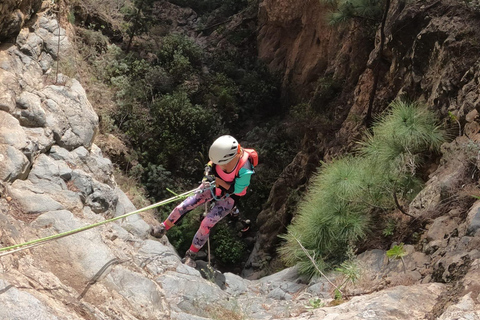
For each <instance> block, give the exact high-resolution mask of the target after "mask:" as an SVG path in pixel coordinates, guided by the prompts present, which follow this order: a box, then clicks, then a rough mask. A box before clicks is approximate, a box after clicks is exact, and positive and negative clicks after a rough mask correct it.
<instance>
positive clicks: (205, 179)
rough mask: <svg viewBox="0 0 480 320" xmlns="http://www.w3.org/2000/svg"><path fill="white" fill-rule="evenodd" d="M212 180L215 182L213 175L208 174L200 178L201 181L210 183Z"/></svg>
mask: <svg viewBox="0 0 480 320" xmlns="http://www.w3.org/2000/svg"><path fill="white" fill-rule="evenodd" d="M212 182H215V176H213V175H210V174H209V175H207V176H205V177H203V179H202V183H212Z"/></svg>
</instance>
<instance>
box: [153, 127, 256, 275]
mask: <svg viewBox="0 0 480 320" xmlns="http://www.w3.org/2000/svg"><path fill="white" fill-rule="evenodd" d="M208 156H209V158H210V162H209V163H208V164H207V166H206V168H205V176H204V178H203V179H202V183H201V185H200V186H199V187H198V189H197V192H195V194H194V195H192V196H190V197H188V198H187V199H185V200H184V201H183V202H182V203H180V204H179V205H178V206H177V207H176V208H175V209H173V211H172V212H171V213H170V215H169V216H168V217H167V219H165V221H163V222H162V223H161V224H160V225H159V226H153V227H152V228H151V230H150V234H151V235H152V236H154V237H156V238H161V237H163V236H164V235H165V234H166V233H167V231H168V230H169V229H170V228H171V227H173V226H174V225H175V223H176V222H177V221H178V220H179V219H180V218H181V217H182V216H184V215H185V214H187V213H188V212H190V211H192V210H193V209H195V208H196V207H198V206H200V205H201V204H204V203H207V202H213V205H212V206H211V209H210V210H209V211H208V213H207V214H206V216H205V218H204V219H203V220H202V222H201V224H200V227H199V228H198V231H197V233H196V234H195V236H194V238H193V241H192V245H191V246H190V248H189V249H188V250H187V252H186V253H185V260H184V263H185V264H186V265H189V266H191V267H195V266H196V263H195V257H196V255H197V253H198V251H199V250H200V249H201V248H202V247H203V246H204V245H205V243H206V242H207V240H208V237H209V234H210V231H211V229H212V228H213V227H214V226H215V225H216V224H217V223H218V222H219V221H220V220H222V219H223V218H224V217H226V216H227V215H228V214H229V213H230V212H231V211H232V209H233V208H234V207H235V205H236V202H237V201H238V199H239V198H240V197H242V196H244V195H245V194H246V192H247V188H248V186H249V185H250V180H251V176H252V174H254V173H255V171H254V167H255V166H256V165H257V164H258V154H257V152H256V151H255V150H254V149H247V148H243V147H241V146H240V144H239V143H238V141H237V140H236V139H235V138H234V137H232V136H230V135H224V136H221V137H219V138H217V139H216V140H215V141H214V142H213V144H212V145H211V146H210V149H209V152H208Z"/></svg>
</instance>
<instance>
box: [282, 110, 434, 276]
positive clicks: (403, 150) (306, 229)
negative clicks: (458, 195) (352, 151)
mask: <svg viewBox="0 0 480 320" xmlns="http://www.w3.org/2000/svg"><path fill="white" fill-rule="evenodd" d="M443 140H444V133H443V131H442V130H441V129H440V128H439V127H438V126H437V125H436V120H435V116H434V115H433V113H432V112H431V111H429V110H427V109H426V108H424V107H422V106H420V105H417V104H414V103H405V102H402V101H395V102H393V103H392V104H391V108H390V110H389V111H388V112H387V113H386V114H385V115H383V116H382V117H381V118H380V119H379V120H378V121H377V122H376V124H375V125H374V126H373V134H371V135H368V136H367V137H366V139H365V141H364V142H362V143H361V144H360V147H359V152H358V155H356V156H345V157H343V158H340V159H337V160H334V161H332V162H330V163H322V165H321V167H320V169H319V171H318V174H317V175H316V176H315V177H314V178H313V179H312V182H311V185H310V188H309V191H308V194H307V195H306V197H305V199H304V200H303V201H302V202H301V204H300V207H299V209H298V216H297V217H296V219H295V220H294V222H293V224H292V225H290V226H289V227H288V233H287V234H286V235H285V236H283V238H284V239H285V243H284V245H283V246H282V247H281V248H280V250H279V252H280V254H281V256H282V258H283V260H284V261H285V262H286V263H287V264H288V265H293V264H298V265H299V267H300V271H301V272H302V273H304V274H307V275H310V276H311V275H313V274H315V268H314V266H313V265H312V263H311V261H310V259H308V258H307V257H306V255H305V254H304V253H303V252H302V250H300V249H299V244H298V242H297V239H298V240H299V241H300V243H301V244H302V245H303V246H304V247H305V248H306V249H307V250H308V251H309V253H310V255H311V256H313V257H315V260H316V262H317V263H318V265H320V266H322V267H323V268H328V267H331V266H332V265H335V264H338V263H340V262H341V261H342V259H344V258H345V257H346V256H345V255H346V249H347V248H348V246H349V244H351V243H355V241H357V240H359V239H362V238H364V237H366V236H367V234H368V230H369V225H370V223H372V221H371V214H370V213H371V212H372V211H373V210H385V211H387V210H391V209H393V208H394V207H395V202H394V198H393V196H392V194H393V193H394V192H398V193H400V194H401V195H403V196H404V197H405V198H406V197H407V196H408V195H410V196H412V195H413V194H412V193H413V192H414V191H413V190H412V183H411V181H413V180H415V181H418V175H417V170H415V168H417V167H418V165H419V164H420V163H421V161H422V159H423V158H424V157H425V156H427V155H428V154H429V153H430V152H434V151H435V150H438V148H439V147H440V144H441V143H442V141H443Z"/></svg>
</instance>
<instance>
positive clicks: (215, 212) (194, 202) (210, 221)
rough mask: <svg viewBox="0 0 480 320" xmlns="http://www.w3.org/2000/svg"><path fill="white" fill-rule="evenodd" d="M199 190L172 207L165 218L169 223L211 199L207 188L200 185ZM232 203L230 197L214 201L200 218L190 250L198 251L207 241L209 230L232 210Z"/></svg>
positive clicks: (173, 222)
mask: <svg viewBox="0 0 480 320" xmlns="http://www.w3.org/2000/svg"><path fill="white" fill-rule="evenodd" d="M199 191H200V192H198V193H196V194H194V195H193V196H190V197H188V198H187V199H185V200H183V202H182V203H180V204H179V205H178V206H177V207H176V208H175V209H173V211H172V212H171V213H170V215H169V216H168V218H167V220H168V221H169V222H170V223H172V224H175V223H176V222H177V221H178V219H180V217H182V216H183V215H185V214H187V213H188V212H190V211H192V210H193V209H195V208H196V207H198V206H199V205H201V204H204V203H205V202H210V201H212V199H213V198H212V193H211V192H210V189H209V188H206V189H204V187H203V186H200V187H199ZM234 205H235V201H234V200H233V199H232V198H230V197H228V198H225V199H220V200H217V201H215V202H214V206H213V208H212V209H211V210H210V211H209V212H208V214H207V216H206V217H205V218H204V219H203V220H202V223H201V224H200V228H198V231H197V233H196V234H195V237H194V238H193V241H192V246H191V247H190V250H192V251H193V252H198V251H199V250H200V249H201V248H202V247H203V245H204V244H205V242H207V239H208V236H209V234H210V230H211V229H212V228H213V226H214V225H215V224H216V223H217V222H218V221H220V220H222V219H223V218H224V217H225V216H226V215H227V214H229V213H230V211H232V208H233V206H234Z"/></svg>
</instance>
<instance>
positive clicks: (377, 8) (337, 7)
mask: <svg viewBox="0 0 480 320" xmlns="http://www.w3.org/2000/svg"><path fill="white" fill-rule="evenodd" d="M328 3H330V4H331V5H332V6H333V10H332V11H331V12H330V14H329V15H328V16H327V19H328V22H329V23H330V24H331V25H337V24H341V23H345V22H348V21H350V20H352V19H359V20H361V21H364V22H374V23H379V22H380V19H381V17H382V11H383V0H338V1H334V2H332V1H330V2H328Z"/></svg>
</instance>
